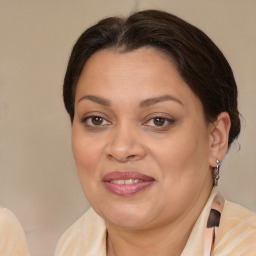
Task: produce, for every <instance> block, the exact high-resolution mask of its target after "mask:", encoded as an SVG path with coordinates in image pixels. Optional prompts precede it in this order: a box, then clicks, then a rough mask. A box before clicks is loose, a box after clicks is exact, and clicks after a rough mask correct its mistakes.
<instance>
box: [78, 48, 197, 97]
mask: <svg viewBox="0 0 256 256" xmlns="http://www.w3.org/2000/svg"><path fill="white" fill-rule="evenodd" d="M85 94H96V95H98V94H100V95H102V96H104V95H108V96H110V97H113V96H114V95H119V97H120V96H122V97H123V98H127V97H128V96H130V97H135V98H139V96H141V97H144V98H147V97H152V96H157V95H156V94H160V95H162V94H175V95H174V96H175V97H184V96H186V95H187V96H188V97H191V96H192V97H195V95H194V93H193V92H192V91H191V89H190V88H189V86H188V85H187V84H186V83H185V81H184V80H183V79H182V77H181V76H180V74H179V72H178V71H177V68H176V66H175V64H174V62H173V61H172V60H171V58H170V57H169V56H167V55H166V54H165V53H163V52H161V51H159V50H157V49H154V48H151V47H147V48H145V47H143V48H140V49H137V50H134V51H132V52H125V53H123V52H118V51H114V50H110V49H106V50H100V51H98V52H96V53H94V54H93V55H92V56H91V57H90V58H89V59H88V61H87V62H86V64H85V66H84V68H83V71H82V73H81V76H80V78H79V81H78V84H77V88H76V98H77V96H79V97H80V96H84V95H85Z"/></svg>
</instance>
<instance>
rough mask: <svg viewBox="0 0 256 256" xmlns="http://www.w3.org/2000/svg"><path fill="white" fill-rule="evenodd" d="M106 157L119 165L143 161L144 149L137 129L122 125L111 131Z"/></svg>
mask: <svg viewBox="0 0 256 256" xmlns="http://www.w3.org/2000/svg"><path fill="white" fill-rule="evenodd" d="M109 135H110V134H109ZM106 155H107V157H108V158H109V159H111V160H115V161H117V162H120V163H126V162H129V161H138V160H141V159H143V158H144V157H145V155H146V149H145V146H144V145H143V142H142V139H141V136H140V133H139V131H138V128H137V127H133V128H132V127H128V126H127V125H123V126H119V127H116V128H115V129H113V130H112V131H111V135H110V137H109V140H108V145H107V147H106Z"/></svg>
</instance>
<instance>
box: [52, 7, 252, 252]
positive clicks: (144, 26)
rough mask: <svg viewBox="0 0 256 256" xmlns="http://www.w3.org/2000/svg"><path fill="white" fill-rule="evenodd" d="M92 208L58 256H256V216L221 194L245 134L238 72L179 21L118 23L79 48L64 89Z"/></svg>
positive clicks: (151, 16) (136, 17)
mask: <svg viewBox="0 0 256 256" xmlns="http://www.w3.org/2000/svg"><path fill="white" fill-rule="evenodd" d="M63 89H64V102H65V106H66V109H67V111H68V113H69V115H70V118H71V122H72V147H73V154H74V158H75V161H76V166H77V170H78V175H79V178H80V181H81V184H82V187H83V190H84V193H85V195H86V197H87V199H88V201H89V202H90V204H91V206H92V209H90V210H89V211H88V212H87V213H86V214H85V215H84V216H82V217H81V218H80V219H79V220H78V221H77V222H76V223H75V224H74V225H73V226H71V228H69V229H68V230H67V231H66V233H65V234H64V235H63V236H62V238H61V239H60V241H59V244H58V246H57V249H56V252H55V255H56V256H62V255H69V256H71V255H72V256H73V255H91V256H96V255H97V256H101V255H107V256H120V255H122V256H126V255H147V256H150V255H161V256H165V255H168V256H169V255H183V256H185V255H186V256H188V255H189V256H191V255H255V253H256V215H255V214H254V213H252V212H250V211H249V210H247V209H244V208H242V207H241V206H238V205H235V204H233V203H230V202H227V201H225V200H224V199H223V197H222V196H221V195H220V194H219V193H217V191H216V189H215V187H216V186H217V184H218V179H219V167H220V164H221V161H222V160H223V159H224V157H225V154H226V152H227V150H228V148H229V146H230V145H231V143H232V142H233V141H234V139H235V138H236V137H237V136H238V134H239V132H240V120H239V112H238V110H237V87H236V83H235V80H234V77H233V74H232V70H231V68H230V66H229V64H228V62H227V60H226V59H225V57H224V56H223V54H222V53H221V52H220V50H219V49H218V48H217V47H216V46H215V45H214V43H213V42H212V41H211V40H210V39H209V38H208V37H207V36H206V35H205V34H204V33H203V32H202V31H200V30H199V29H197V28H196V27H194V26H192V25H190V24H188V23H186V22H185V21H183V20H181V19H179V18H178V17H176V16H173V15H171V14H168V13H165V12H160V11H154V10H150V11H142V12H138V13H135V14H133V15H131V16H130V17H128V18H127V19H121V18H115V17H113V18H108V19H104V20H102V21H100V22H99V23H98V24H96V25H95V26H93V27H91V28H89V29H88V30H86V31H85V32H84V33H83V34H82V35H81V37H80V38H79V39H78V41H77V43H76V44H75V46H74V48H73V51H72V54H71V57H70V60H69V64H68V68H67V72H66V76H65V81H64V87H63Z"/></svg>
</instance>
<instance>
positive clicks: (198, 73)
mask: <svg viewBox="0 0 256 256" xmlns="http://www.w3.org/2000/svg"><path fill="white" fill-rule="evenodd" d="M140 47H153V48H156V49H158V50H159V51H162V52H164V53H165V54H166V55H168V56H170V57H171V58H172V60H173V61H174V63H175V64H176V66H177V69H178V71H179V73H180V75H181V77H182V78H183V79H184V81H185V82H186V83H187V84H188V86H189V87H190V88H191V89H192V91H193V92H194V93H195V94H196V95H197V97H198V98H199V99H200V100H201V102H202V104H203V108H204V113H205V118H206V121H208V122H212V121H214V120H216V118H217V116H218V115H219V114H220V113H221V112H224V111H226V112H228V114H229V116H230V119H231V129H230V133H229V146H230V144H231V143H232V142H233V140H234V139H235V138H236V137H237V136H238V135H239V132H240V119H239V112H238V110H237V86H236V82H235V79H234V76H233V72H232V69H231V67H230V65H229V63H228V61H227V60H226V58H225V57H224V55H223V54H222V52H221V51H220V50H219V49H218V47H217V46H216V45H215V44H214V43H213V42H212V40H211V39H210V38H209V37H208V36H207V35H205V34H204V33H203V32H202V31H201V30H199V29H198V28H196V27H194V26H193V25H191V24H189V23H187V22H185V21H184V20H182V19H180V18H178V17H177V16H174V15H172V14H169V13H166V12H162V11H157V10H146V11H141V12H137V13H134V14H132V15H131V16H129V17H128V18H118V17H110V18H106V19H103V20H101V21H100V22H99V23H97V24H96V25H94V26H92V27H90V28H89V29H87V30H86V31H85V32H84V33H83V34H82V35H81V36H80V37H79V39H78V41H77V42H76V44H75V46H74V48H73V51H72V53H71V56H70V60H69V63H68V67H67V71H66V75H65V79H64V85H63V96H64V103H65V107H66V110H67V112H68V113H69V115H70V118H71V122H72V121H73V118H74V98H75V90H76V85H77V82H78V79H79V77H80V75H81V72H82V70H83V67H84V65H85V63H86V61H87V60H88V58H90V56H91V55H92V54H94V53H95V52H96V51H99V50H102V49H113V50H115V51H118V52H120V53H125V52H130V51H133V50H135V49H138V48H140Z"/></svg>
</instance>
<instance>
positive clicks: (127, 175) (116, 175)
mask: <svg viewBox="0 0 256 256" xmlns="http://www.w3.org/2000/svg"><path fill="white" fill-rule="evenodd" d="M129 179H138V180H142V181H152V180H155V179H154V178H153V177H150V176H148V175H146V174H142V173H140V172H136V171H114V172H109V173H107V174H105V175H104V176H103V181H104V182H109V181H112V180H129Z"/></svg>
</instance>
